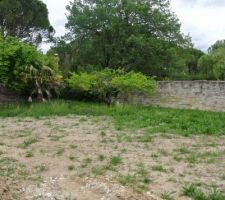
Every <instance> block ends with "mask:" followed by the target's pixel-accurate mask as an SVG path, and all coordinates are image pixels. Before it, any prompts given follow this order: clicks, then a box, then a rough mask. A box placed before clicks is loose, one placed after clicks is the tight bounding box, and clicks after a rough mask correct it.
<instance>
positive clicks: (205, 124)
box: [0, 101, 225, 142]
mask: <svg viewBox="0 0 225 200" xmlns="http://www.w3.org/2000/svg"><path fill="white" fill-rule="evenodd" d="M69 114H75V115H85V116H90V115H92V116H103V115H105V116H110V117H112V118H113V119H114V120H115V123H116V126H117V130H123V129H124V128H127V127H129V128H135V129H136V128H145V129H146V130H148V133H159V132H161V133H175V134H181V135H191V134H206V135H224V134H225V121H224V120H223V119H224V118H225V113H219V112H207V111H197V110H182V109H180V110H179V109H169V108H155V107H142V106H129V105H123V106H122V105H121V106H111V107H109V106H106V105H104V104H97V103H96V104H95V103H82V102H71V101H53V102H50V103H45V104H42V103H38V104H31V105H8V106H4V107H1V109H0V116H1V117H15V116H18V117H28V116H29V117H36V118H40V117H43V116H53V115H58V116H65V115H69ZM85 120H86V118H85V117H84V118H81V121H85ZM149 140H151V137H149V135H148V134H147V135H145V136H144V137H143V138H140V141H143V142H146V141H147V142H148V141H149Z"/></svg>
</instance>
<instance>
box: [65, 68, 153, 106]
mask: <svg viewBox="0 0 225 200" xmlns="http://www.w3.org/2000/svg"><path fill="white" fill-rule="evenodd" d="M66 83H67V84H66V85H67V87H68V88H69V89H70V90H71V91H72V93H76V94H79V95H78V96H85V97H90V96H91V97H92V99H96V100H99V101H103V102H105V103H107V104H111V103H112V102H111V101H112V98H113V97H114V98H116V97H117V96H118V94H120V93H125V94H129V93H136V92H142V93H144V94H146V95H151V94H152V93H153V92H154V89H155V81H154V80H153V79H151V78H148V77H146V76H145V75H143V74H141V73H136V72H133V71H132V72H129V73H125V72H124V71H123V70H120V69H119V70H110V69H105V70H102V71H94V72H91V73H86V72H81V73H79V74H77V73H73V74H71V76H70V78H68V79H67V80H66Z"/></svg>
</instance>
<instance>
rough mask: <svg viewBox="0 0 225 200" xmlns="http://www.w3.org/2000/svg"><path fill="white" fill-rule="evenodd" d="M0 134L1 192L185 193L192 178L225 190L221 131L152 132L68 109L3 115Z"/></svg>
mask: <svg viewBox="0 0 225 200" xmlns="http://www.w3.org/2000/svg"><path fill="white" fill-rule="evenodd" d="M0 138H1V140H0V177H3V179H0V199H4V200H9V199H16V197H13V196H12V195H14V196H16V195H17V196H18V198H17V199H27V200H33V199H40V200H41V199H44V200H55V199H58V200H64V199H65V200H66V199H69V200H72V199H77V200H84V199H87V200H89V199H90V200H120V199H128V200H130V199H131V200H132V199H134V200H135V199H143V200H145V199H146V200H148V199H149V200H151V199H152V200H154V199H160V197H162V196H163V194H167V195H169V196H171V197H173V198H174V199H180V200H182V199H184V200H185V199H188V198H186V197H184V196H183V195H182V190H183V187H184V186H186V185H189V184H191V183H197V184H198V185H201V187H202V188H203V189H205V190H211V189H212V187H213V188H218V189H219V190H225V172H224V167H225V138H224V137H209V136H199V137H180V136H174V135H163V136H162V135H159V134H158V135H155V136H149V135H146V134H145V132H144V131H143V130H139V131H131V130H130V131H118V130H115V128H114V126H113V124H112V122H111V121H110V120H109V119H108V118H105V117H97V118H91V117H79V116H68V117H52V118H41V119H33V118H26V119H19V118H7V119H0ZM4 179H7V180H8V183H7V184H8V185H7V184H5V181H4ZM6 188H8V189H6ZM14 193H15V194H14ZM3 195H5V196H3ZM21 196H22V197H21ZM164 196H165V195H164Z"/></svg>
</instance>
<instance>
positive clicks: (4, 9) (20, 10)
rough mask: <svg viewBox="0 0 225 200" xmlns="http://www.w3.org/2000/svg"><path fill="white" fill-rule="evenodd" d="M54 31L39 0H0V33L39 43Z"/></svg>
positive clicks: (43, 5)
mask: <svg viewBox="0 0 225 200" xmlns="http://www.w3.org/2000/svg"><path fill="white" fill-rule="evenodd" d="M53 33H54V29H53V27H52V26H51V25H50V22H49V19H48V9H47V7H46V5H45V4H44V3H43V2H42V1H41V0H0V34H2V36H3V37H4V38H6V37H7V36H13V37H17V38H20V39H22V40H23V41H29V42H32V43H35V44H39V43H40V42H41V41H42V40H43V39H44V38H45V39H46V38H48V39H49V38H51V37H52V35H53Z"/></svg>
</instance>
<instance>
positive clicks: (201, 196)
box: [183, 184, 225, 200]
mask: <svg viewBox="0 0 225 200" xmlns="http://www.w3.org/2000/svg"><path fill="white" fill-rule="evenodd" d="M183 193H184V195H185V196H188V197H190V198H192V199H193V200H224V199H225V195H224V194H222V193H221V192H220V191H218V190H213V191H212V192H208V193H204V192H203V191H202V190H201V189H199V188H198V187H197V186H196V185H195V184H192V185H190V186H187V187H184V191H183Z"/></svg>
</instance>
